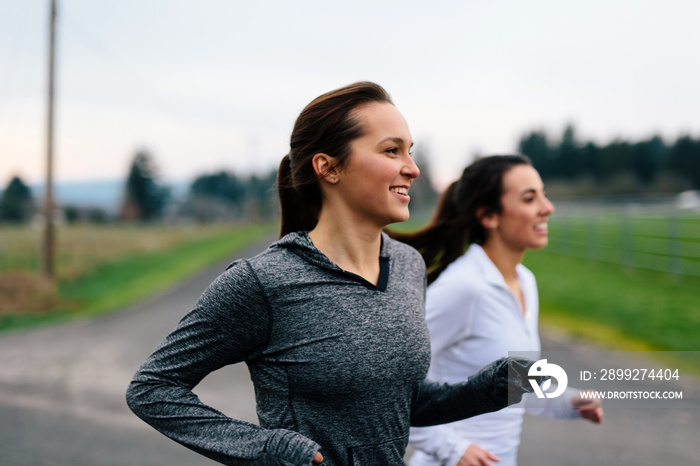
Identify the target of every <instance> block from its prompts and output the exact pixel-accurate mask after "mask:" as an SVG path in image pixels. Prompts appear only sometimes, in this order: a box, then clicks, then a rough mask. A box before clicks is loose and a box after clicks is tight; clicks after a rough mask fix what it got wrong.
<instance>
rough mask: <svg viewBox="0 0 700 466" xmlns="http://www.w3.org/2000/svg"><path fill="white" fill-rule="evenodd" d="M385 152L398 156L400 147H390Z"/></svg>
mask: <svg viewBox="0 0 700 466" xmlns="http://www.w3.org/2000/svg"><path fill="white" fill-rule="evenodd" d="M384 152H389V153H391V154H398V152H399V148H398V147H390V148H389V149H387V150H385V151H384Z"/></svg>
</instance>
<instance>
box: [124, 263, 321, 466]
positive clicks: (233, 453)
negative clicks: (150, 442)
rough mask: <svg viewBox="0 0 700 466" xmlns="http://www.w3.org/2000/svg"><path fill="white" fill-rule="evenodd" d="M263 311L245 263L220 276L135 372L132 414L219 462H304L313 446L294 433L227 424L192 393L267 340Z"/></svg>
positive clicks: (261, 297) (309, 460)
mask: <svg viewBox="0 0 700 466" xmlns="http://www.w3.org/2000/svg"><path fill="white" fill-rule="evenodd" d="M268 312H269V309H268V305H267V302H266V301H265V297H264V294H263V292H262V290H261V288H260V285H259V282H258V281H257V279H256V278H255V277H254V275H253V272H252V270H250V269H249V266H248V264H247V263H246V262H244V261H241V262H239V263H238V264H237V265H235V266H234V267H233V268H231V269H229V270H228V271H227V272H225V273H224V274H222V275H221V276H220V277H219V278H218V279H217V280H216V281H215V282H214V283H212V285H210V286H209V288H208V289H207V290H206V291H205V292H204V293H203V294H202V296H201V297H200V299H199V301H198V302H197V304H196V306H195V308H194V310H193V311H192V312H190V313H189V314H188V315H186V316H185V317H184V318H183V319H182V320H181V321H180V323H179V324H178V326H177V328H176V329H175V330H174V331H173V332H172V333H170V335H168V336H167V337H166V339H165V340H164V341H163V343H161V345H160V346H159V347H158V348H157V349H156V351H155V352H153V354H151V355H150V356H149V357H148V359H147V360H146V361H145V362H144V363H143V365H142V366H141V368H140V369H139V370H138V371H137V372H136V375H135V376H134V379H133V381H132V382H131V384H130V386H129V388H128V390H127V395H126V397H127V403H128V405H129V407H130V408H131V409H132V411H134V413H135V414H136V415H137V416H139V417H140V418H141V419H143V420H144V421H145V422H147V423H148V424H150V425H151V426H152V427H154V428H155V429H157V430H158V431H160V432H161V433H163V434H164V435H166V436H168V437H170V438H171V439H173V440H175V441H176V442H178V443H181V444H182V445H184V446H186V447H188V448H190V449H192V450H194V451H196V452H198V453H200V454H202V455H205V456H207V457H209V458H211V459H213V460H215V461H218V462H221V463H224V464H236V465H238V464H241V465H254V464H255V465H266V464H271V465H273V464H274V465H279V464H291V465H304V466H308V465H310V464H311V463H312V460H313V458H314V456H315V454H316V453H317V452H318V450H319V446H318V445H317V444H316V443H315V442H312V441H311V440H309V439H308V438H306V437H304V436H303V435H301V434H298V433H296V432H292V431H288V430H283V429H264V428H261V427H259V426H257V425H254V424H250V423H247V422H243V421H240V420H236V419H232V418H229V417H227V416H226V415H224V414H223V413H221V412H219V411H218V410H216V409H214V408H212V407H210V406H207V405H205V404H204V403H202V402H201V401H200V400H199V398H198V397H197V396H196V395H195V394H194V393H193V392H192V388H194V387H195V386H196V385H197V384H198V383H199V382H200V381H201V380H202V379H203V378H204V377H205V376H206V375H207V374H209V373H210V372H212V371H215V370H217V369H219V368H221V367H223V366H225V365H228V364H233V363H237V362H241V361H243V360H245V359H247V358H249V357H252V356H254V355H255V354H256V353H257V352H258V351H260V349H261V348H263V347H264V345H265V344H266V343H267V338H268V334H269V328H268V326H269V315H268Z"/></svg>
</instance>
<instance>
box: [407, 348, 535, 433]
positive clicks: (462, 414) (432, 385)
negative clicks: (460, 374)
mask: <svg viewBox="0 0 700 466" xmlns="http://www.w3.org/2000/svg"><path fill="white" fill-rule="evenodd" d="M532 363H533V361H530V360H528V359H525V358H513V357H505V358H501V359H498V360H497V361H494V362H493V363H491V364H489V365H488V366H486V367H484V368H483V369H482V370H480V371H479V372H477V373H476V374H474V375H473V376H471V377H469V379H468V380H467V381H465V382H460V383H456V384H441V383H437V382H427V381H426V382H425V383H423V384H422V385H421V388H420V390H419V393H418V396H417V398H416V400H415V402H414V403H413V407H412V412H411V425H412V426H416V427H423V426H430V425H436V424H445V423H448V422H454V421H459V420H462V419H467V418H469V417H472V416H477V415H479V414H485V413H490V412H493V411H498V410H499V409H503V408H505V407H506V406H509V405H511V404H515V403H519V402H520V400H521V399H522V396H523V394H525V393H530V392H532V387H531V386H530V384H529V382H528V380H527V373H528V369H529V368H530V366H531V365H532Z"/></svg>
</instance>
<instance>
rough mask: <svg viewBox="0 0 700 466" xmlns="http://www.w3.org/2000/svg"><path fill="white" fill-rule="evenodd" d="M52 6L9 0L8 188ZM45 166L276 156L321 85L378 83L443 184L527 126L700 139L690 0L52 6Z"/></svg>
mask: <svg viewBox="0 0 700 466" xmlns="http://www.w3.org/2000/svg"><path fill="white" fill-rule="evenodd" d="M49 3H50V2H49V0H0V186H2V187H4V186H5V185H6V184H7V182H8V181H9V179H10V177H11V176H13V175H19V176H21V177H22V178H23V179H24V180H25V181H26V182H29V183H35V182H39V181H41V180H42V179H43V177H44V171H45V165H44V158H45V140H46V137H45V119H46V94H47V91H46V88H47V77H46V74H47V68H48V65H47V61H48V60H47V53H48V52H47V50H48V6H49ZM58 5H59V13H58V14H59V16H58V43H57V45H58V56H57V98H56V106H57V110H56V139H55V142H56V145H55V174H56V178H57V179H58V180H59V181H72V180H88V179H115V178H122V177H125V176H126V173H127V170H128V167H129V164H130V161H131V159H132V157H133V155H134V152H135V151H136V150H137V149H140V148H146V149H148V150H149V151H150V152H151V153H152V154H153V156H154V158H155V160H156V162H157V164H158V166H159V169H160V174H161V176H162V178H163V179H164V180H165V181H168V180H170V181H175V180H186V179H191V178H193V177H194V176H196V175H198V174H202V173H207V172H212V171H214V170H221V169H228V170H233V171H234V172H238V173H241V174H247V173H251V172H263V171H267V170H270V169H273V168H276V166H277V165H278V163H279V160H280V159H281V158H282V156H283V155H284V154H285V153H286V152H287V150H288V143H289V135H290V132H291V129H292V125H293V123H294V120H295V119H296V117H297V115H298V114H299V112H300V111H301V109H302V108H303V107H304V106H305V105H306V104H307V103H308V102H309V101H310V100H311V99H313V98H314V97H316V96H317V95H319V94H321V93H324V92H326V91H328V90H331V89H334V88H337V87H340V86H342V85H345V84H348V83H351V82H355V81H359V80H371V81H375V82H378V83H379V84H381V85H383V86H384V87H385V88H386V89H387V90H388V91H389V93H390V94H391V95H392V97H393V99H394V102H395V104H396V106H397V107H398V109H399V110H400V111H401V112H402V113H403V114H404V116H405V117H406V119H407V120H408V123H409V126H410V128H411V132H412V135H413V138H414V140H415V142H416V144H417V145H418V146H421V147H423V148H424V149H425V150H426V151H427V152H428V153H429V155H430V160H431V164H432V169H433V172H434V174H435V178H436V180H435V181H436V182H437V183H438V184H442V183H444V182H445V181H447V180H451V179H453V178H455V177H457V176H458V175H459V172H460V171H461V169H462V168H463V167H464V166H465V165H466V164H467V163H468V162H469V160H470V159H471V157H472V155H473V154H474V153H477V152H478V153H484V154H491V153H505V152H513V151H515V149H516V147H517V141H518V139H519V137H520V136H521V135H522V134H524V133H525V132H527V131H530V130H533V129H545V130H547V131H548V132H549V133H551V134H552V135H556V136H558V135H560V134H561V132H562V130H563V128H564V126H565V124H567V123H573V124H574V125H575V126H576V128H577V133H578V135H579V137H580V139H583V140H590V139H593V140H596V141H598V142H600V143H607V142H610V141H611V140H612V139H614V138H625V139H641V138H646V137H649V136H650V135H652V134H654V133H658V134H661V135H662V136H664V137H665V138H666V139H667V141H672V140H674V139H675V138H676V137H678V136H679V135H681V134H688V133H690V134H692V135H694V136H696V137H697V136H700V85H698V83H700V58H699V57H700V55H699V53H698V46H700V27H698V21H699V20H700V2H696V1H692V0H687V1H676V0H664V1H661V0H658V1H649V0H635V1H620V0H605V1H603V0H588V1H586V2H567V1H555V0H547V1H538V0H530V1H522V0H520V1H517V0H510V1H498V0H491V1H485V0H484V1H469V0H458V1H439V0H433V1H411V0H402V1H383V0H374V1H364V0H354V1H352V2H335V1H330V0H326V1H303V0H295V1H289V0H268V1H259V2H250V1H235V0H196V1H195V0H120V1H107V0H58Z"/></svg>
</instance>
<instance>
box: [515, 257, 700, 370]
mask: <svg viewBox="0 0 700 466" xmlns="http://www.w3.org/2000/svg"><path fill="white" fill-rule="evenodd" d="M524 263H525V265H526V266H527V267H528V268H530V270H532V271H533V273H534V274H535V276H536V277H537V284H538V288H539V294H540V322H541V324H542V326H543V327H547V326H554V327H557V328H559V329H563V330H564V331H566V333H568V334H569V335H571V336H574V337H576V338H580V339H584V340H587V341H591V342H595V343H597V344H598V345H599V346H602V347H603V348H607V349H611V350H623V351H669V352H670V351H700V338H699V337H700V300H699V298H700V295H699V294H698V290H700V278H699V277H680V278H679V277H673V276H671V275H669V274H667V273H663V272H655V271H649V270H642V269H633V268H628V267H625V266H621V265H615V264H609V263H602V262H595V261H591V260H586V259H580V258H573V257H565V256H560V255H557V254H554V253H551V252H548V251H547V249H544V250H541V251H531V252H528V253H527V255H526V257H525V261H524ZM695 372H696V373H697V372H698V368H695Z"/></svg>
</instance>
